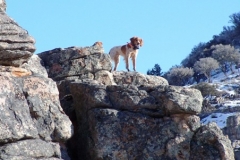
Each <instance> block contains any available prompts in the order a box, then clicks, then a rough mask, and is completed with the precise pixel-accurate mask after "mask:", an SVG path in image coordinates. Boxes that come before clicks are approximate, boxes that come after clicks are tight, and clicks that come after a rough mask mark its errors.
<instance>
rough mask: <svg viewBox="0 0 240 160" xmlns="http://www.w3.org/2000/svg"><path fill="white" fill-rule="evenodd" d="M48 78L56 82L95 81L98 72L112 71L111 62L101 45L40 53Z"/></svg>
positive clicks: (57, 49)
mask: <svg viewBox="0 0 240 160" xmlns="http://www.w3.org/2000/svg"><path fill="white" fill-rule="evenodd" d="M38 56H39V57H40V58H41V59H42V60H43V62H44V65H45V68H46V69H47V71H48V76H49V77H50V78H52V79H54V80H55V81H60V80H74V79H81V80H82V79H94V77H95V76H96V77H99V76H98V75H97V74H98V72H102V71H110V70H111V62H110V57H109V55H107V54H103V48H102V46H101V45H97V44H96V43H95V45H93V46H91V47H84V48H82V47H70V48H65V49H61V48H56V49H53V50H50V51H46V52H43V53H39V54H38Z"/></svg>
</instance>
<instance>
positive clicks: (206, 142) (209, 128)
mask: <svg viewBox="0 0 240 160" xmlns="http://www.w3.org/2000/svg"><path fill="white" fill-rule="evenodd" d="M190 159H194V160H202V159H208V160H216V159H222V160H234V159H235V158H234V152H233V148H232V146H231V141H230V140H229V139H228V138H227V137H226V136H224V135H223V133H222V131H221V129H220V128H219V127H218V126H217V124H216V123H209V124H207V125H205V126H202V127H200V128H199V129H198V130H197V132H196V133H195V135H194V136H193V138H192V141H191V155H190Z"/></svg>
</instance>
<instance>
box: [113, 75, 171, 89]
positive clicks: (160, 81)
mask: <svg viewBox="0 0 240 160" xmlns="http://www.w3.org/2000/svg"><path fill="white" fill-rule="evenodd" d="M113 77H114V81H115V82H116V84H118V85H123V84H128V85H129V84H132V85H136V86H141V85H168V81H167V80H166V79H164V78H162V77H160V76H151V75H144V74H141V73H138V72H124V71H114V72H113Z"/></svg>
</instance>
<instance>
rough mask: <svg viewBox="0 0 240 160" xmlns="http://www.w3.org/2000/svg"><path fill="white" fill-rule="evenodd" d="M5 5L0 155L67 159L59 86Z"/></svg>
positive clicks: (67, 126)
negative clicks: (6, 11) (47, 71)
mask: <svg viewBox="0 0 240 160" xmlns="http://www.w3.org/2000/svg"><path fill="white" fill-rule="evenodd" d="M5 6H6V4H5V1H4V0H1V1H0V26H1V27H0V110H1V112H0V159H3V160H5V159H6V160H28V159H29V160H30V159H49V160H50V159H52V160H53V159H62V158H64V159H67V158H69V157H68V155H67V152H66V147H65V142H66V140H68V139H69V138H70V137H71V135H72V128H71V121H70V120H69V118H68V117H67V116H66V114H65V113H64V112H63V110H62V108H61V106H60V102H59V92H58V88H57V85H56V83H55V82H54V81H53V80H52V79H50V78H47V74H46V71H45V74H44V71H43V72H42V71H41V70H42V69H44V68H43V67H42V68H40V59H39V58H38V57H37V56H32V55H33V52H34V50H35V47H34V39H33V38H32V37H31V36H29V35H28V33H27V31H26V30H24V29H22V28H21V27H20V26H19V25H18V24H17V23H16V22H14V21H13V20H12V19H11V18H9V17H8V16H7V15H6V13H5V12H4V11H5V10H6V8H5ZM34 60H35V61H36V62H37V63H34V65H33V61H34ZM36 64H37V65H36ZM37 66H39V68H38V67H37ZM30 68H31V69H30ZM38 70H39V72H38ZM44 70H45V69H44ZM33 71H35V73H34V72H33Z"/></svg>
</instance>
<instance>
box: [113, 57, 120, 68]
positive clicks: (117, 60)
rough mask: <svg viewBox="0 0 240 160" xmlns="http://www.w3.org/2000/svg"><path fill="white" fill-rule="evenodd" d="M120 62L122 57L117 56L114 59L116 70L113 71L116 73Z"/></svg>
mask: <svg viewBox="0 0 240 160" xmlns="http://www.w3.org/2000/svg"><path fill="white" fill-rule="evenodd" d="M119 61H120V55H116V56H115V57H114V69H113V70H114V71H116V70H117V67H118V64H119Z"/></svg>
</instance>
